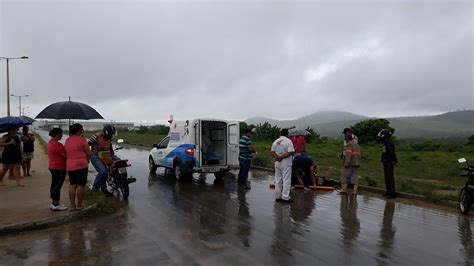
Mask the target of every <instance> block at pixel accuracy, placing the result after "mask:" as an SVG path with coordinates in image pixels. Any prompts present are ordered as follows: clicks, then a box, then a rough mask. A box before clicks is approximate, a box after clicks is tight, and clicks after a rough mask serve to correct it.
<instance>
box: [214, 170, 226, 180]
mask: <svg viewBox="0 0 474 266" xmlns="http://www.w3.org/2000/svg"><path fill="white" fill-rule="evenodd" d="M226 172H227V171H219V172H215V173H214V176H215V177H216V179H223V178H224V176H225V174H226Z"/></svg>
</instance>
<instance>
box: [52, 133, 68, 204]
mask: <svg viewBox="0 0 474 266" xmlns="http://www.w3.org/2000/svg"><path fill="white" fill-rule="evenodd" d="M49 136H50V137H51V140H50V141H49V142H48V158H49V163H48V164H49V165H48V168H49V171H50V172H51V188H50V190H49V191H50V196H51V200H52V202H51V204H50V205H49V208H50V209H51V210H52V211H65V210H67V207H66V206H65V205H60V204H59V200H60V198H61V188H62V187H63V183H64V179H65V178H66V149H64V146H63V144H62V143H61V142H59V141H60V140H61V138H62V137H63V130H62V129H60V128H53V129H52V130H51V131H50V132H49Z"/></svg>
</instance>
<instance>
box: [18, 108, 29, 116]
mask: <svg viewBox="0 0 474 266" xmlns="http://www.w3.org/2000/svg"><path fill="white" fill-rule="evenodd" d="M25 109H30V107H22V108H21V110H22V112H21V114H23V115H28V113H27V112H25ZM21 114H20V116H21Z"/></svg>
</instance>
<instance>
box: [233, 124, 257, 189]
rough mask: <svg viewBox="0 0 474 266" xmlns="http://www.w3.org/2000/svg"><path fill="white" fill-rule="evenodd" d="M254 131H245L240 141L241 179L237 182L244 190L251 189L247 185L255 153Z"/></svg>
mask: <svg viewBox="0 0 474 266" xmlns="http://www.w3.org/2000/svg"><path fill="white" fill-rule="evenodd" d="M252 134H253V132H252V130H251V129H245V130H244V134H243V135H242V137H241V138H240V141H239V166H240V170H239V178H238V180H237V182H238V184H239V187H240V188H243V189H250V186H249V185H248V184H247V179H248V176H249V171H250V162H251V161H252V153H255V149H254V148H253V146H252V141H251V140H250V138H251V137H252Z"/></svg>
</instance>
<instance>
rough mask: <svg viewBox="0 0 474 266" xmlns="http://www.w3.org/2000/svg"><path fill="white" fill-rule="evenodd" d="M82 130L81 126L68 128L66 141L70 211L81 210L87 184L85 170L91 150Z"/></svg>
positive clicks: (76, 125) (75, 125)
mask: <svg viewBox="0 0 474 266" xmlns="http://www.w3.org/2000/svg"><path fill="white" fill-rule="evenodd" d="M83 133H84V128H83V127H82V125H81V124H74V125H72V126H70V127H69V138H68V139H66V143H65V144H64V148H65V149H66V156H67V159H66V170H67V172H68V175H69V182H70V185H69V202H70V204H71V209H72V210H80V209H82V208H83V206H82V201H83V200H84V194H85V187H86V184H87V174H88V172H87V170H88V168H89V160H90V158H91V150H90V149H89V144H87V139H85V138H84V137H83Z"/></svg>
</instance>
